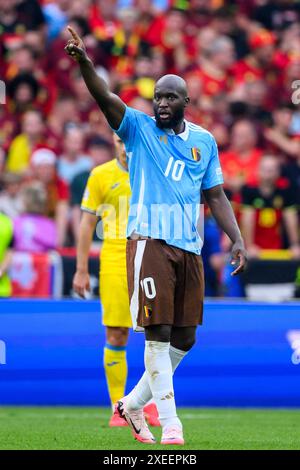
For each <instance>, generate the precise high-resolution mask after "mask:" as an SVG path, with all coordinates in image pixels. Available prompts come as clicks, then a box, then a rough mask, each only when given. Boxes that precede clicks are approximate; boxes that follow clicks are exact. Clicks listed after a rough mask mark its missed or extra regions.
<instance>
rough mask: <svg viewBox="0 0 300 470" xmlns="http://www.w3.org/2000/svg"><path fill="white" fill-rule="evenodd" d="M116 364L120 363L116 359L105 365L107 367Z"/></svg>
mask: <svg viewBox="0 0 300 470" xmlns="http://www.w3.org/2000/svg"><path fill="white" fill-rule="evenodd" d="M117 364H120V363H119V362H117V361H112V362H108V363H107V364H106V365H107V366H108V367H112V366H116V365H117Z"/></svg>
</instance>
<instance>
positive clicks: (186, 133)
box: [164, 119, 190, 141]
mask: <svg viewBox="0 0 300 470" xmlns="http://www.w3.org/2000/svg"><path fill="white" fill-rule="evenodd" d="M183 122H184V131H183V132H181V133H180V134H175V132H174V131H173V129H164V130H165V132H166V133H167V134H168V135H177V137H180V138H181V139H182V140H184V141H186V140H188V137H189V133H190V131H189V126H188V122H187V121H186V120H185V119H184V121H183Z"/></svg>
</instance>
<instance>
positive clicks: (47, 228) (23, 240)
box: [14, 181, 57, 253]
mask: <svg viewBox="0 0 300 470" xmlns="http://www.w3.org/2000/svg"><path fill="white" fill-rule="evenodd" d="M22 197H23V204H24V212H23V214H21V215H19V216H18V217H16V218H15V219H14V248H15V250H17V251H29V252H31V253H44V252H47V251H49V250H52V249H55V248H56V247H57V230H56V226H55V223H54V221H53V220H52V219H50V218H49V217H47V216H46V215H45V213H46V209H47V193H46V190H45V188H44V186H43V184H42V183H40V182H39V181H36V182H33V183H30V184H29V185H27V186H25V187H24V188H23V190H22Z"/></svg>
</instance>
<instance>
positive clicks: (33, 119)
mask: <svg viewBox="0 0 300 470" xmlns="http://www.w3.org/2000/svg"><path fill="white" fill-rule="evenodd" d="M45 131H46V128H45V123H44V119H43V116H42V114H41V113H40V112H39V111H37V110H32V111H27V112H26V113H25V114H24V116H23V119H22V132H21V134H19V135H18V136H17V137H15V138H14V139H13V141H12V143H11V145H10V147H9V150H8V156H7V163H6V169H7V170H8V171H11V172H16V173H22V172H24V171H26V170H27V169H28V167H29V163H30V156H31V154H32V152H33V151H34V150H35V149H36V148H38V147H40V146H42V145H43V144H45Z"/></svg>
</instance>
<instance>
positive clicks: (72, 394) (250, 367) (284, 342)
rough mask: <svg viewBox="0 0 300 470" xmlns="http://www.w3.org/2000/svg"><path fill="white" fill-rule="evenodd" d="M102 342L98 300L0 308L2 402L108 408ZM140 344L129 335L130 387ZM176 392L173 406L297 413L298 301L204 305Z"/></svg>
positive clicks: (6, 303)
mask: <svg viewBox="0 0 300 470" xmlns="http://www.w3.org/2000/svg"><path fill="white" fill-rule="evenodd" d="M104 341H105V338H104V328H103V327H102V326H101V317H100V306H99V302H97V301H73V300H65V301H50V300H48V301H47V300H35V301H33V300H2V301H0V343H1V351H2V354H1V357H2V361H0V404H1V405H109V399H108V394H107V390H106V383H105V377H104V371H103V366H102V348H103V345H104ZM143 345H144V335H143V334H141V333H133V332H131V334H130V340H129V346H128V361H129V378H128V389H130V388H131V387H133V385H134V384H135V383H136V381H137V380H138V378H139V377H140V375H141V373H142V371H143ZM4 359H5V360H4ZM175 390H176V402H177V404H178V405H180V406H183V405H184V406H243V407H244V406H272V407H293V406H295V407H296V406H300V303H296V302H294V303H282V304H267V303H250V302H246V301H245V302H242V301H237V302H232V301H228V302H224V301H219V302H212V301H208V302H207V303H206V307H205V322H204V326H203V327H201V328H199V329H198V336H197V344H196V345H195V347H194V348H193V349H192V351H191V352H190V353H189V354H188V355H187V357H186V358H185V359H184V362H183V363H182V365H180V367H179V368H178V370H177V371H176V374H175Z"/></svg>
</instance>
